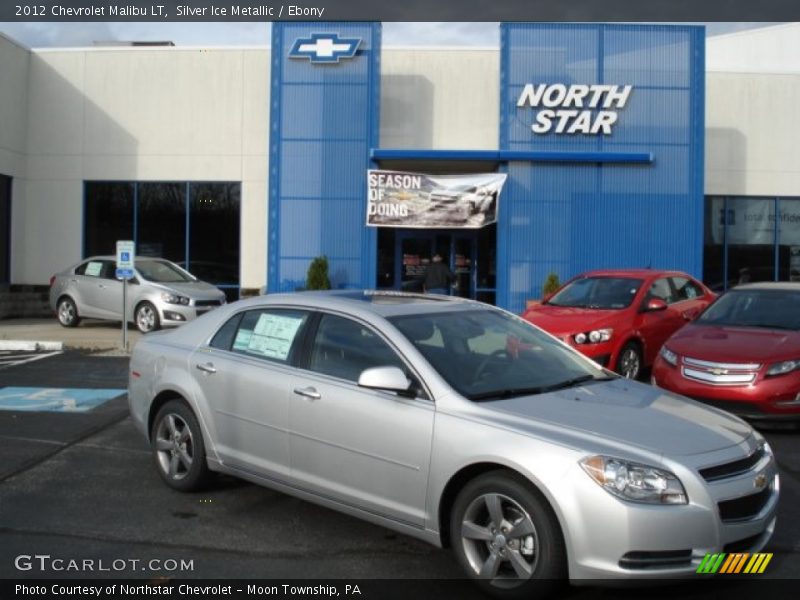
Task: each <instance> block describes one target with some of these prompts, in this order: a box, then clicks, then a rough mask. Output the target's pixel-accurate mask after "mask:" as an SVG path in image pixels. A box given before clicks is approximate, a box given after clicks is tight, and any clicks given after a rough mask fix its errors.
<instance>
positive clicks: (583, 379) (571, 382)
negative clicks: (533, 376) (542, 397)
mask: <svg viewBox="0 0 800 600" xmlns="http://www.w3.org/2000/svg"><path fill="white" fill-rule="evenodd" d="M614 379H619V377H618V376H611V375H604V376H602V377H595V376H594V375H581V376H580V377H573V378H572V379H567V380H566V381H562V382H560V383H554V384H553V385H548V386H545V387H543V388H541V390H542V391H543V392H554V391H556V390H564V389H567V388H571V387H575V386H578V385H581V384H582V383H589V382H590V381H591V382H592V383H595V382H597V381H612V380H614Z"/></svg>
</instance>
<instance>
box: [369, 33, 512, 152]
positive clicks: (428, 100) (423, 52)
mask: <svg viewBox="0 0 800 600" xmlns="http://www.w3.org/2000/svg"><path fill="white" fill-rule="evenodd" d="M380 110H381V127H380V145H381V147H382V148H422V149H433V150H443V149H447V150H494V149H497V147H498V144H499V135H500V134H499V122H498V118H499V115H500V51H499V50H497V49H471V48H461V49H438V48H425V49H419V48H385V49H384V50H383V52H382V55H381V109H380Z"/></svg>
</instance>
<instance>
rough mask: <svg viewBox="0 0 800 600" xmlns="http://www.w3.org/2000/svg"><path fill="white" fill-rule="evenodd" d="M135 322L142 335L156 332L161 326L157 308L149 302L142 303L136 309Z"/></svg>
mask: <svg viewBox="0 0 800 600" xmlns="http://www.w3.org/2000/svg"><path fill="white" fill-rule="evenodd" d="M134 320H135V321H136V329H138V330H139V331H141V332H142V333H150V332H151V331H155V330H156V329H158V328H159V326H160V325H161V322H160V321H159V318H158V311H157V310H156V307H155V306H153V305H152V304H150V303H149V302H142V303H141V304H140V305H139V306H137V307H136V312H135V313H134Z"/></svg>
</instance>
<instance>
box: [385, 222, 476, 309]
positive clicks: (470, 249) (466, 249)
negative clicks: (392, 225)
mask: <svg viewBox="0 0 800 600" xmlns="http://www.w3.org/2000/svg"><path fill="white" fill-rule="evenodd" d="M475 237H476V236H475V232H469V233H461V232H459V233H450V232H441V231H419V230H412V231H408V230H406V231H402V230H401V231H398V233H397V237H396V250H395V257H396V258H395V278H394V280H395V282H399V285H397V283H396V285H395V288H396V289H400V290H403V291H407V292H421V291H423V281H424V279H425V272H426V269H427V268H428V265H430V264H431V262H432V261H433V257H434V256H435V255H436V254H439V255H440V256H441V257H442V260H443V261H444V263H445V264H446V265H447V266H448V267H449V268H450V270H451V271H452V272H453V274H455V276H456V281H455V286H454V287H453V288H452V289H451V291H450V293H451V294H453V295H457V296H461V297H462V298H475V247H476V243H475Z"/></svg>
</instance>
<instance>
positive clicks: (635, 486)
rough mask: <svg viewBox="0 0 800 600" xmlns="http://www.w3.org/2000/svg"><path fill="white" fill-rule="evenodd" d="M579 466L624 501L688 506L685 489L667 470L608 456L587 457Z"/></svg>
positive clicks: (610, 492)
mask: <svg viewBox="0 0 800 600" xmlns="http://www.w3.org/2000/svg"><path fill="white" fill-rule="evenodd" d="M580 465H581V467H582V468H583V470H584V471H586V474H587V475H589V477H591V478H592V479H594V480H595V482H597V483H598V484H599V485H600V486H601V487H602V488H603V489H605V490H606V491H607V492H608V493H609V494H613V495H614V496H617V497H618V498H622V499H623V500H629V501H631V502H642V503H645V504H687V503H688V500H687V498H686V490H684V489H683V485H682V484H681V482H680V481H679V480H678V478H677V477H675V475H673V474H672V473H670V472H669V471H664V470H662V469H657V468H656V467H651V466H649V465H642V464H638V463H633V462H629V461H627V460H622V459H620V458H611V457H609V456H589V457H587V458H584V459H583V460H581V461H580Z"/></svg>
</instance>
